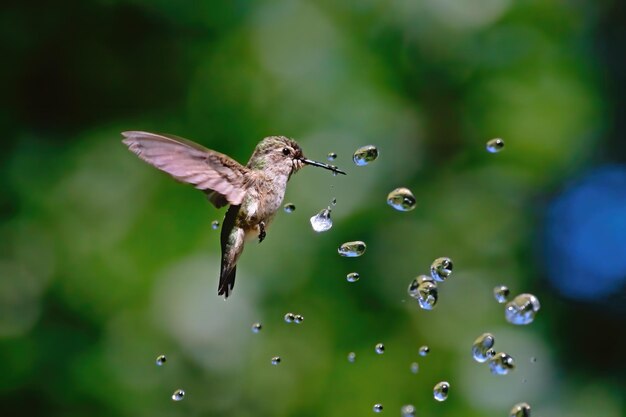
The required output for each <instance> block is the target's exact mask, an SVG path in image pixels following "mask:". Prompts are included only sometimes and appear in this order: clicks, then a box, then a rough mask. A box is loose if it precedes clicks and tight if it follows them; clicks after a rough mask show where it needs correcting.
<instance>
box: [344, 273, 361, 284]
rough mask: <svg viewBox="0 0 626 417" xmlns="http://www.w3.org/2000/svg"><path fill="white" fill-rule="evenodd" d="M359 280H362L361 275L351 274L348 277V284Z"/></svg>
mask: <svg viewBox="0 0 626 417" xmlns="http://www.w3.org/2000/svg"><path fill="white" fill-rule="evenodd" d="M359 279H361V275H359V273H358V272H350V273H349V274H348V275H346V280H347V281H348V282H357V281H358V280H359Z"/></svg>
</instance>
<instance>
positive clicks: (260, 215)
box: [122, 131, 346, 298]
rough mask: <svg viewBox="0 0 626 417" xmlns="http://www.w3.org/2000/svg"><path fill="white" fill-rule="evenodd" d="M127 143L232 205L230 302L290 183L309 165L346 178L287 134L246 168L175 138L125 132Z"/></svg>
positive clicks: (267, 141) (226, 237)
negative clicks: (246, 256) (243, 265)
mask: <svg viewBox="0 0 626 417" xmlns="http://www.w3.org/2000/svg"><path fill="white" fill-rule="evenodd" d="M122 136H124V139H123V140H122V142H123V143H124V144H125V145H126V146H128V149H129V150H130V151H131V152H133V153H134V154H136V155H137V156H138V157H139V158H141V159H142V160H144V161H145V162H147V163H148V164H150V165H152V166H154V167H156V168H158V169H160V170H161V171H164V172H166V173H168V174H169V175H171V176H172V177H173V178H174V179H176V180H178V181H180V182H183V183H188V184H191V185H193V186H195V188H197V189H198V190H201V191H203V192H204V193H205V194H206V196H207V198H208V200H209V201H210V202H211V203H212V204H213V205H214V206H215V207H217V208H221V207H224V206H226V205H230V206H229V208H228V210H227V211H226V215H225V216H224V221H223V222H222V231H221V234H220V243H221V249H222V258H221V266H220V280H219V285H218V287H217V294H218V295H223V296H224V298H228V296H229V294H230V293H231V292H232V290H233V286H234V284H235V273H236V271H237V261H238V260H239V257H240V256H241V253H242V252H243V247H244V244H245V241H246V240H249V239H250V238H254V237H258V239H259V243H260V242H262V241H263V239H265V236H266V229H267V227H268V225H269V223H270V222H271V221H272V219H273V218H274V216H275V215H276V212H277V211H278V209H279V208H280V206H281V204H282V201H283V197H284V196H285V190H286V188H287V181H289V178H290V177H291V175H292V174H294V173H295V172H297V171H299V170H300V169H302V167H304V166H305V165H312V166H316V167H321V168H325V169H328V170H331V171H332V172H333V174H334V175H337V174H343V175H346V173H345V172H344V171H341V170H340V169H339V168H337V167H336V166H334V165H328V164H325V163H322V162H317V161H313V160H311V159H307V158H305V157H304V155H303V154H302V148H300V146H299V145H298V143H297V142H296V141H294V140H293V139H290V138H287V137H285V136H269V137H266V138H264V139H263V140H261V141H260V142H259V143H258V145H257V146H256V148H255V149H254V152H253V153H252V156H251V157H250V160H249V161H248V163H247V165H246V166H243V165H241V164H240V163H239V162H237V161H235V160H234V159H232V158H231V157H229V156H227V155H224V154H222V153H219V152H217V151H213V150H211V149H207V148H205V147H203V146H201V145H199V144H197V143H195V142H192V141H189V140H187V139H183V138H180V137H177V136H173V135H167V134H157V133H149V132H140V131H129V132H122Z"/></svg>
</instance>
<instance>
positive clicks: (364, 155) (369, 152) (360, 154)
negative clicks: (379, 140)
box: [352, 145, 378, 167]
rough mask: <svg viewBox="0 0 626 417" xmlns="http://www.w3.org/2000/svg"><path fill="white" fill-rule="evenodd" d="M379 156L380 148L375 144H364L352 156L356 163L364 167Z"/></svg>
mask: <svg viewBox="0 0 626 417" xmlns="http://www.w3.org/2000/svg"><path fill="white" fill-rule="evenodd" d="M376 158H378V149H377V148H376V146H374V145H367V146H362V147H360V148H359V149H357V150H356V151H354V155H353V156H352V160H353V161H354V163H355V164H357V165H358V166H360V167H362V166H365V165H367V164H369V163H370V162H372V161H374V160H375V159H376Z"/></svg>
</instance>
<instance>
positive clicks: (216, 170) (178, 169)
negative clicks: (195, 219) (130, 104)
mask: <svg viewBox="0 0 626 417" xmlns="http://www.w3.org/2000/svg"><path fill="white" fill-rule="evenodd" d="M122 136H124V140H123V141H122V142H123V143H124V144H125V145H126V146H128V149H130V150H131V151H132V152H134V153H135V154H136V155H137V156H138V157H139V158H141V159H143V160H144V161H146V162H147V163H149V164H150V165H153V166H155V167H157V168H158V169H160V170H161V171H164V172H167V173H168V174H170V175H171V176H172V177H174V178H175V179H177V180H178V181H182V182H186V183H189V184H193V185H194V186H195V187H196V188H197V189H199V190H203V191H204V192H206V193H207V196H208V198H209V200H210V201H211V202H212V203H213V204H214V205H215V206H216V207H218V208H219V207H222V206H224V205H226V204H233V205H239V204H241V201H242V200H243V197H244V194H245V180H246V175H245V174H246V172H247V171H248V168H246V167H244V166H243V165H241V164H240V163H238V162H237V161H235V160H234V159H232V158H230V157H228V156H226V155H224V154H221V153H219V152H215V151H212V150H210V149H207V148H205V147H203V146H201V145H198V144H197V143H194V142H191V141H188V140H186V139H183V138H179V137H176V136H171V135H162V134H156V133H149V132H138V131H130V132H122Z"/></svg>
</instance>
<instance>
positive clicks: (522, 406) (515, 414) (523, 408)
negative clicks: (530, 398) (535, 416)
mask: <svg viewBox="0 0 626 417" xmlns="http://www.w3.org/2000/svg"><path fill="white" fill-rule="evenodd" d="M509 417H530V405H528V403H519V404H515V405H514V406H513V408H511V411H509Z"/></svg>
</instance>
